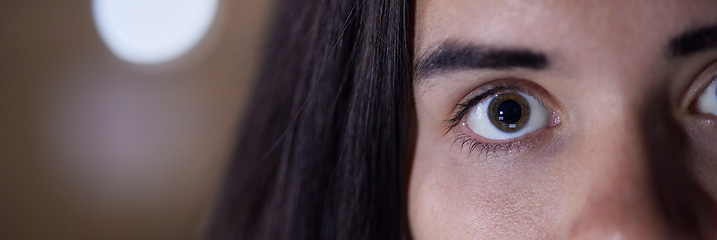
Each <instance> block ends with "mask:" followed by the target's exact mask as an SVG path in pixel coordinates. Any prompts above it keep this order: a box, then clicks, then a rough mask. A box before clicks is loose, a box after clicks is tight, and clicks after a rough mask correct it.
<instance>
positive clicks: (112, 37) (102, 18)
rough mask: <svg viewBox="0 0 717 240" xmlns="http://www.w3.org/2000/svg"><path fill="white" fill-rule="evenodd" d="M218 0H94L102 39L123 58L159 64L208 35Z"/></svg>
mask: <svg viewBox="0 0 717 240" xmlns="http://www.w3.org/2000/svg"><path fill="white" fill-rule="evenodd" d="M217 7H218V0H93V1H92V12H93V16H94V19H95V23H96V25H97V29H98V30H99V33H100V36H101V37H102V40H104V42H105V43H106V44H107V46H108V47H109V48H110V50H111V51H112V52H113V53H114V54H115V55H117V56H118V57H119V58H121V59H123V60H125V61H128V62H132V63H138V64H156V63H161V62H166V61H169V60H172V59H175V58H177V57H179V56H181V55H182V54H184V53H186V52H188V51H189V50H190V49H192V47H194V46H195V45H196V44H197V43H199V41H200V40H201V39H202V37H204V35H205V34H206V33H207V31H208V30H209V27H210V26H211V24H212V21H213V20H214V17H215V16H216V13H217Z"/></svg>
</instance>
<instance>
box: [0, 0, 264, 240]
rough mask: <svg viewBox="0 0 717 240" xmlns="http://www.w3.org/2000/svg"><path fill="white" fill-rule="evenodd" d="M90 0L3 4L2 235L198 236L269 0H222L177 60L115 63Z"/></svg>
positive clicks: (253, 60)
mask: <svg viewBox="0 0 717 240" xmlns="http://www.w3.org/2000/svg"><path fill="white" fill-rule="evenodd" d="M91 7H92V6H91V2H90V1H64V0H55V1H50V0H44V1H33V0H3V1H0V83H1V84H0V239H196V238H197V237H198V236H199V235H200V234H201V231H202V229H203V225H204V224H206V220H207V217H208V214H209V211H210V209H211V206H212V204H213V201H214V197H215V195H216V191H217V189H218V186H219V185H218V183H219V180H220V179H221V178H222V174H223V171H224V166H225V164H226V163H227V161H226V160H227V158H228V155H229V154H230V152H231V148H232V144H233V141H234V138H235V134H236V133H235V131H236V128H237V124H238V119H239V118H240V113H241V108H242V107H243V105H244V102H245V100H246V98H247V94H249V92H250V91H249V90H250V89H251V85H252V84H251V82H250V81H249V79H251V77H252V76H253V74H254V68H255V67H256V66H257V63H258V56H259V55H260V54H259V51H258V49H260V48H259V46H260V45H261V43H262V41H261V39H262V38H263V36H264V34H265V31H266V29H265V26H266V24H267V22H268V19H269V18H268V14H269V13H270V11H271V7H272V3H271V2H270V1H266V0H220V3H219V12H218V16H217V18H216V19H215V20H214V23H213V25H212V27H211V29H210V30H209V33H208V34H207V36H206V37H205V38H204V39H203V40H202V41H201V42H200V43H199V45H198V46H196V47H195V48H194V49H193V50H191V51H190V52H189V53H188V54H186V55H184V56H182V57H180V58H179V59H177V60H175V61H172V62H169V63H165V64H161V65H153V66H142V65H135V64H131V63H127V62H124V61H122V60H120V59H118V58H117V57H115V56H114V55H113V54H112V53H111V52H110V51H109V49H108V48H107V47H106V46H105V45H104V43H103V42H102V41H101V39H100V37H99V35H98V32H97V29H96V27H95V25H94V22H93V19H92V12H91V10H92V8H91Z"/></svg>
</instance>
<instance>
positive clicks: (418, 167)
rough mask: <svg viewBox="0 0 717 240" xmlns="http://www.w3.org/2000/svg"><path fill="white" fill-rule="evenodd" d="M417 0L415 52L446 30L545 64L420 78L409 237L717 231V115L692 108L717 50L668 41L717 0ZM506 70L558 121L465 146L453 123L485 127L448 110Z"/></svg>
mask: <svg viewBox="0 0 717 240" xmlns="http://www.w3.org/2000/svg"><path fill="white" fill-rule="evenodd" d="M416 10H417V12H416V15H415V17H416V34H415V52H414V55H415V56H416V61H419V60H420V59H421V58H423V57H425V56H426V55H427V54H428V53H429V52H431V51H432V50H435V49H437V48H439V46H440V45H441V44H442V43H443V42H446V41H451V42H460V43H466V44H474V45H479V46H490V47H505V48H523V49H531V50H535V51H538V52H541V53H544V54H545V55H546V56H548V58H549V61H550V63H549V67H547V69H545V70H532V69H523V68H509V69H501V70H494V69H458V70H451V71H443V72H439V73H437V74H432V75H429V76H427V77H418V78H417V79H416V83H415V87H414V95H415V103H416V112H417V122H418V126H417V138H416V147H415V152H414V158H413V163H412V168H411V174H410V179H409V192H408V193H409V196H408V208H409V209H408V210H409V222H410V229H411V234H412V235H413V237H414V239H419V240H420V239H717V233H715V231H716V230H717V227H714V226H717V221H715V219H717V218H716V217H715V216H717V211H715V209H716V208H715V203H716V201H715V199H717V124H716V122H717V116H715V115H710V114H701V113H696V112H694V111H693V109H692V108H691V104H692V102H693V101H694V100H695V99H696V98H697V97H698V96H699V95H700V94H701V93H702V91H701V90H702V89H704V87H706V86H707V84H708V83H709V82H710V81H712V79H714V78H712V77H711V76H715V75H714V74H715V73H717V48H713V49H709V50H706V51H701V52H699V53H695V54H692V55H689V56H684V57H671V56H670V51H669V49H668V46H669V43H670V41H671V40H672V39H673V38H675V37H676V36H679V35H681V34H683V33H685V32H687V31H690V30H693V29H695V28H699V27H704V26H713V25H717V14H714V13H715V12H717V1H707V0H705V1H697V0H689V1H685V0H659V1H638V0H628V1H624V0H608V1H588V0H585V1H574V0H553V1H530V0H524V1H522V0H493V1H490V0H482V1H476V0H418V1H417V9H416ZM501 79H520V80H519V83H515V82H510V81H508V83H507V84H520V86H521V87H524V88H528V89H530V90H532V91H533V93H534V95H535V97H536V98H537V99H539V100H540V101H541V102H543V103H544V105H545V106H546V107H547V108H548V109H549V110H550V111H553V112H555V113H556V115H557V116H558V117H559V118H560V122H559V124H557V125H556V126H553V127H546V128H542V129H541V130H538V131H535V132H533V133H530V134H528V135H526V136H525V137H522V138H520V139H518V140H514V142H515V144H514V145H511V146H512V147H508V148H505V149H509V150H508V151H506V150H500V149H502V148H501V147H498V148H493V149H488V150H483V151H482V150H481V147H478V149H476V150H474V151H471V150H470V149H469V148H467V147H465V146H464V147H462V146H461V144H460V141H458V142H456V139H457V138H458V136H459V135H460V134H467V135H468V136H471V137H476V138H480V137H479V136H476V134H475V133H472V132H471V131H470V129H468V128H466V127H465V126H461V125H459V126H457V127H455V128H452V129H451V130H450V131H449V128H450V123H449V122H447V121H446V120H448V119H450V118H452V117H453V116H454V113H455V112H456V111H457V106H456V105H457V104H459V103H461V102H464V101H465V100H466V99H468V98H470V97H471V96H472V95H471V94H473V95H475V92H476V91H477V90H478V89H481V88H482V87H484V86H486V84H487V83H491V82H495V81H503V80H501ZM505 142H510V141H503V142H502V143H505ZM516 146H517V147H516Z"/></svg>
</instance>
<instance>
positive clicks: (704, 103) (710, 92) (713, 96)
mask: <svg viewBox="0 0 717 240" xmlns="http://www.w3.org/2000/svg"><path fill="white" fill-rule="evenodd" d="M697 110H698V111H699V112H700V113H711V114H715V115H717V80H714V81H712V83H710V85H709V86H707V88H706V89H705V91H704V92H703V93H702V95H700V97H699V98H698V99H697Z"/></svg>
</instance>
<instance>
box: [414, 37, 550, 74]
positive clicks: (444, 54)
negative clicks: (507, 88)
mask: <svg viewBox="0 0 717 240" xmlns="http://www.w3.org/2000/svg"><path fill="white" fill-rule="evenodd" d="M548 65H549V64H548V58H547V57H546V56H545V54H543V53H539V52H536V51H532V50H528V49H523V48H489V47H482V46H476V45H471V44H458V43H455V42H444V43H443V44H441V45H440V47H438V49H436V50H434V51H431V52H430V53H428V54H426V57H423V58H420V59H419V60H417V61H416V63H415V64H414V66H415V67H414V74H415V79H416V80H419V79H423V78H427V77H429V76H430V75H433V74H437V73H440V72H445V71H455V70H467V69H493V70H507V69H511V68H527V69H531V70H543V69H546V68H548Z"/></svg>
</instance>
